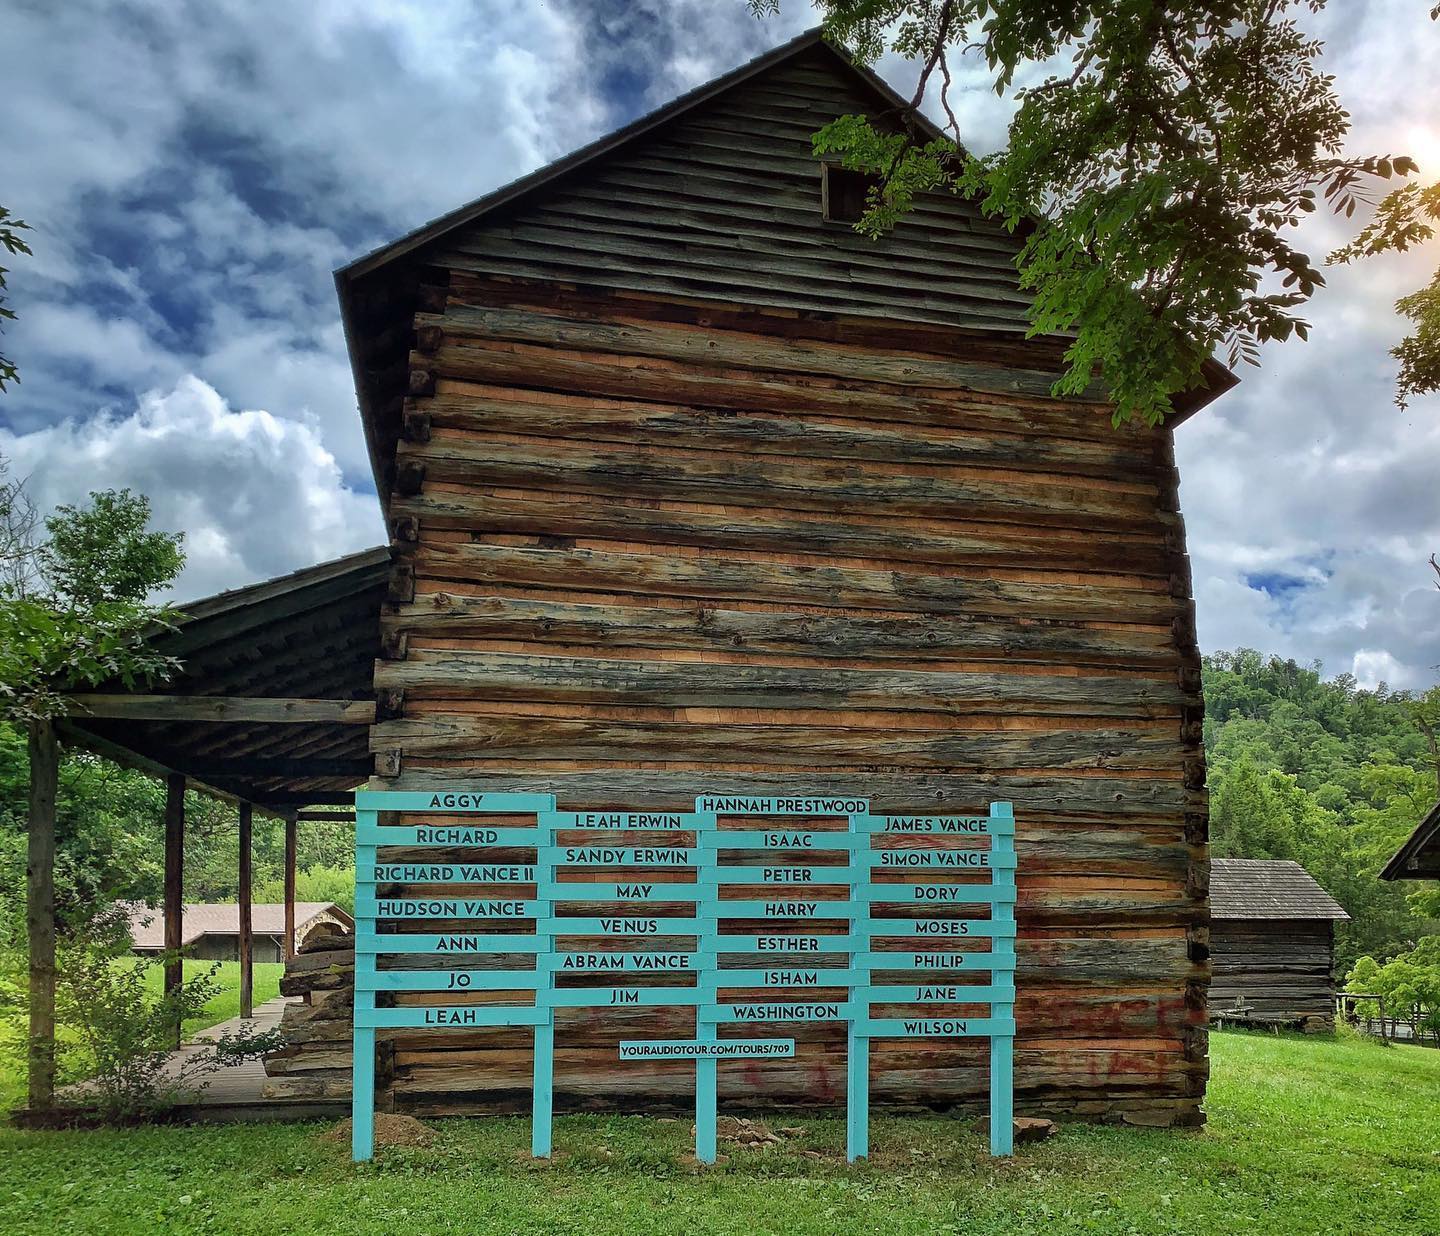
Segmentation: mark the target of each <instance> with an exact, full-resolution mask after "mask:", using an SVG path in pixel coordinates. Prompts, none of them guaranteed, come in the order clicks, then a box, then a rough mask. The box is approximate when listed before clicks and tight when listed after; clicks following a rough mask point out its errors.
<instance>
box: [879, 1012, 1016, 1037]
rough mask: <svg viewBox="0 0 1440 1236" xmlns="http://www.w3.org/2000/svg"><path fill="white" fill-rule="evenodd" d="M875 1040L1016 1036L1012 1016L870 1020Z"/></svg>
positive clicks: (884, 1018)
mask: <svg viewBox="0 0 1440 1236" xmlns="http://www.w3.org/2000/svg"><path fill="white" fill-rule="evenodd" d="M863 1024H864V1027H865V1033H866V1034H868V1035H870V1036H871V1037H872V1038H877V1039H880V1038H900V1039H904V1038H909V1039H976V1038H987V1037H990V1036H992V1035H1014V1033H1015V1022H1014V1020H1013V1019H1011V1018H1009V1017H995V1016H993V1015H992V1016H990V1017H871V1018H868V1019H867V1020H866V1021H865V1022H864V1023H863Z"/></svg>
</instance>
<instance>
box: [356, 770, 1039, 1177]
mask: <svg viewBox="0 0 1440 1236" xmlns="http://www.w3.org/2000/svg"><path fill="white" fill-rule="evenodd" d="M382 811H389V812H401V813H410V814H418V815H420V816H421V817H422V818H429V819H430V820H431V821H432V822H430V823H427V824H421V825H419V826H396V825H383V826H382V825H381V824H380V823H379V813H380V812H382ZM487 814H505V815H512V816H513V815H530V816H533V817H534V825H533V827H523V828H516V827H502V828H491V827H484V826H471V825H469V823H468V822H467V823H466V824H463V825H458V826H457V825H453V824H450V823H436V822H434V817H436V816H440V817H449V816H454V815H461V816H469V815H482V816H483V815H487ZM722 817H730V818H734V817H747V818H749V817H758V818H764V817H777V818H778V819H779V820H780V821H781V822H779V823H771V824H768V825H766V826H764V827H761V828H758V829H757V828H722V827H721V826H720V820H721V818H722ZM827 818H828V819H830V820H838V819H843V820H845V822H846V829H845V831H843V832H842V831H839V830H838V829H837V828H835V827H833V825H828V826H824V827H818V828H817V827H815V825H814V823H813V821H816V820H825V819H827ZM561 831H570V832H582V833H588V834H592V835H593V834H595V833H599V834H600V835H601V836H603V835H604V833H605V832H607V831H624V832H626V833H639V834H641V835H642V836H648V835H650V834H652V833H654V832H664V833H670V834H677V833H685V834H689V835H691V836H692V837H693V838H694V842H693V845H688V846H687V845H685V844H684V843H683V842H681V844H678V845H677V844H674V842H675V841H677V840H679V838H677V837H672V839H671V843H670V844H667V845H664V846H640V845H634V844H623V845H610V844H594V843H592V844H583V845H560V844H559V843H558V839H557V836H556V834H557V833H558V832H561ZM1014 833H1015V820H1014V813H1013V810H1012V808H1011V805H1010V804H1009V803H992V804H991V805H990V812H989V814H988V815H987V816H949V817H947V816H884V815H878V816H877V815H872V814H871V813H870V804H869V802H868V801H867V800H865V799H840V798H836V799H829V798H798V797H797V798H782V797H774V798H770V797H763V798H756V797H743V798H741V797H733V798H730V797H722V796H716V795H701V796H699V797H698V798H697V799H696V802H695V811H693V812H647V811H557V810H556V809H555V800H554V798H553V796H551V795H548V794H472V793H461V792H455V793H440V794H422V793H393V792H384V791H374V792H372V791H362V792H361V793H359V794H358V795H357V796H356V849H355V855H356V900H355V922H356V954H355V1030H354V1034H355V1073H354V1100H353V1110H354V1140H353V1146H352V1151H353V1155H354V1158H355V1159H356V1160H357V1161H358V1160H363V1159H368V1158H370V1157H371V1155H372V1153H373V1146H374V1094H375V1075H374V1066H375V1031H376V1030H377V1029H379V1028H391V1027H394V1028H411V1027H417V1028H418V1027H434V1026H455V1027H463V1028H474V1027H483V1026H532V1027H534V1038H535V1051H534V1082H533V1102H532V1122H531V1124H532V1133H531V1151H532V1154H533V1155H534V1156H535V1157H536V1158H546V1157H548V1156H549V1155H550V1153H551V1149H552V1138H551V1127H552V1117H553V1094H554V1054H555V1010H556V1009H557V1008H559V1009H564V1008H619V1009H627V1010H629V1009H646V1008H664V1007H670V1008H675V1007H679V1008H687V1007H688V1008H693V1009H694V1010H695V1027H696V1029H695V1038H694V1039H693V1040H677V1039H653V1040H649V1039H627V1040H623V1041H622V1042H621V1043H620V1059H621V1060H622V1061H623V1060H662V1059H669V1060H677V1059H693V1060H694V1062H695V1154H696V1158H697V1159H698V1160H699V1161H700V1162H702V1163H713V1162H714V1161H715V1158H716V1150H717V1147H716V1124H717V1118H718V1111H717V1107H718V1102H717V1098H718V1095H717V1088H718V1077H717V1067H718V1062H719V1061H720V1060H722V1059H737V1058H748V1059H778V1058H785V1057H792V1056H793V1055H794V1054H795V1044H794V1041H793V1040H791V1039H778V1038H765V1039H752V1038H746V1039H726V1038H721V1037H720V1034H719V1027H721V1026H724V1025H731V1024H744V1023H747V1022H748V1023H751V1024H755V1023H760V1024H763V1025H774V1024H778V1023H785V1022H835V1023H840V1022H843V1023H844V1024H845V1028H846V1053H847V1055H846V1083H847V1084H846V1155H847V1157H848V1158H849V1159H850V1160H852V1161H853V1160H855V1159H858V1158H863V1157H865V1156H866V1155H867V1154H868V1153H869V1107H870V1041H871V1040H872V1039H874V1038H921V1039H935V1038H955V1037H987V1038H989V1040H990V1148H991V1153H992V1154H995V1155H1008V1154H1010V1153H1011V1152H1012V1122H1013V1098H1014V1089H1013V1059H1014V1051H1013V1045H1014V1034H1015V1023H1014V1001H1015V988H1014V971H1015V915H1014V907H1015V847H1014ZM877 839H883V840H880V841H879V844H877ZM979 839H983V840H987V841H988V846H987V848H980V847H979V846H978V845H977V844H972V842H973V841H975V840H979ZM626 840H627V841H628V840H630V839H629V838H627V839H626ZM382 846H403V847H407V848H408V847H443V848H446V849H449V850H461V851H468V850H470V849H471V848H475V849H478V850H480V851H482V852H484V851H489V850H492V849H495V848H504V849H510V850H513V849H516V848H528V849H532V850H533V852H534V861H533V863H531V862H523V861H522V862H519V863H515V862H507V863H495V862H493V861H487V860H486V859H484V858H480V859H477V860H475V861H471V862H465V863H455V862H445V863H437V864H424V863H410V864H403V863H386V862H381V861H379V859H378V854H379V850H380V848H381V847H382ZM842 856H843V862H836V861H834V860H835V859H837V858H841V857H842ZM757 860H758V861H757ZM810 860H814V861H813V862H812V861H810ZM616 867H623V868H632V867H633V868H637V869H641V870H645V869H649V868H661V869H664V871H665V872H666V878H656V877H655V875H653V874H651V875H638V876H633V877H631V878H630V879H627V880H625V881H622V882H619V883H615V882H609V881H607V882H604V883H595V882H591V881H588V880H585V879H584V878H583V877H584V875H585V874H586V869H587V868H607V869H614V868H616ZM560 869H564V870H565V872H566V877H565V878H563V879H562V878H561V877H560V875H559V871H560ZM677 871H678V872H681V873H686V874H689V875H691V876H693V879H692V880H685V879H680V880H676V879H673V878H670V877H671V874H672V873H674V872H677ZM919 872H926V873H933V874H934V875H935V876H938V877H939V878H938V879H926V880H920V881H916V880H913V879H908V880H905V881H903V882H902V881H899V880H896V879H894V878H891V877H894V876H913V875H915V874H916V873H919ZM877 873H880V874H879V878H878V879H877V878H876V874H877ZM977 877H984V878H983V879H978V878H977ZM449 884H458V885H479V886H496V887H498V886H504V885H508V884H517V885H521V886H532V887H533V888H534V890H535V893H534V897H533V899H522V898H518V897H515V898H512V897H508V896H506V897H491V898H481V897H473V896H469V897H454V896H446V895H441V896H435V897H432V896H428V895H426V896H423V897H419V896H411V897H406V896H386V897H380V896H378V895H377V889H378V888H379V887H381V886H383V887H385V888H387V889H390V888H392V887H394V886H405V885H424V886H444V885H449ZM737 886H750V887H751V888H752V889H753V888H756V887H758V888H760V889H762V890H764V891H763V893H762V894H761V897H760V899H755V898H754V894H753V892H751V893H747V892H744V891H742V892H740V893H739V894H738V895H735V896H729V895H727V894H728V893H729V892H730V891H731V890H732V889H735V888H736V887H737ZM577 903H578V904H579V905H580V906H581V907H584V909H582V911H581V912H580V913H579V914H576V913H572V912H568V911H570V910H573V907H574V905H575V904H577ZM607 903H609V904H610V905H612V906H621V907H624V908H623V909H610V910H607V911H605V912H604V913H602V914H601V915H600V916H599V917H590V916H589V913H587V911H588V910H589V907H591V906H594V905H600V906H604V905H606V904H607ZM637 905H638V906H640V907H642V909H641V911H640V912H639V915H638V916H637V912H636V911H635V910H633V909H632V908H631V907H634V906H637ZM652 905H653V907H654V910H653V911H651V909H650V907H651V906H652ZM677 906H679V907H680V910H679V916H678V917H677V914H676V910H675V907H677ZM977 906H978V907H988V915H987V917H984V918H979V917H967V918H959V917H956V916H955V915H954V914H953V913H949V914H942V915H939V916H931V915H928V914H925V913H923V911H925V910H928V909H930V908H931V907H934V908H942V909H946V910H955V909H958V910H959V911H960V912H961V913H965V914H967V915H968V914H972V913H973V912H974V908H975V907H977ZM662 907H664V912H663V913H661V912H659V911H661V909H662ZM916 910H920V911H922V913H921V914H919V915H917V914H916V913H915V911H916ZM427 918H430V919H436V920H444V921H451V922H454V921H462V922H463V921H467V920H469V921H472V922H476V923H479V924H481V925H484V924H491V925H492V926H493V927H494V928H497V929H496V930H492V931H490V932H481V933H469V932H465V933H461V934H453V933H452V934H439V935H422V934H411V933H408V932H381V931H380V930H379V929H378V925H379V924H380V923H382V922H387V921H414V920H423V919H427ZM737 921H738V922H748V923H756V922H759V923H760V924H762V926H761V927H760V928H759V929H758V933H757V928H755V927H754V926H751V927H747V928H744V929H743V931H744V933H745V934H738V933H736V932H735V929H734V928H726V927H724V926H722V924H725V923H730V922H737ZM526 922H533V923H534V928H533V933H532V932H523V931H519V930H516V928H517V927H518V926H520V925H521V924H522V923H526ZM594 937H605V938H606V939H607V942H609V944H610V945H611V947H610V948H608V949H607V950H606V951H600V952H594V951H589V950H587V948H586V946H585V944H584V942H585V941H586V940H588V939H591V938H594ZM627 938H633V939H638V940H640V941H641V944H640V945H629V946H625V948H626V951H616V950H615V949H614V948H613V944H614V942H615V941H617V940H625V939H627ZM562 940H563V941H565V942H566V945H567V947H565V948H561V947H559V945H560V942H561V941H562ZM678 940H687V941H689V942H690V943H689V944H688V945H686V946H679V945H677V944H676V943H675V942H676V941H678ZM577 941H578V942H579V946H578V947H577V946H576V943H577ZM975 941H988V946H987V947H988V951H985V952H980V951H976V950H975V949H973V948H970V949H964V950H961V951H956V950H955V949H954V948H953V945H955V944H957V943H965V942H975ZM631 949H634V950H635V951H630V950H631ZM387 954H388V955H394V954H399V955H406V954H412V955H413V954H428V955H444V956H450V957H459V958H463V957H469V956H486V955H489V956H494V955H497V954H509V955H512V956H519V957H521V958H524V957H525V956H527V955H529V956H533V958H534V962H533V965H532V966H530V967H524V968H520V969H503V970H502V969H476V970H463V969H438V970H437V969H429V970H389V969H384V970H382V969H380V968H379V967H378V965H377V958H378V957H379V956H380V955H387ZM502 964H506V963H502ZM509 964H512V965H513V962H512V963H509ZM877 972H878V973H880V974H888V975H890V976H892V980H893V976H894V975H896V974H899V975H902V976H904V977H905V978H906V979H907V980H909V979H911V978H913V979H914V980H915V981H914V982H913V983H911V982H909V981H907V982H905V983H903V984H896V983H895V982H893V981H890V982H882V983H880V984H876V983H875V982H874V981H873V979H872V976H873V975H874V974H875V973H877ZM972 972H982V973H986V974H988V976H989V981H988V982H985V983H970V982H962V981H957V979H956V977H955V975H956V974H957V973H959V974H961V975H962V977H963V978H966V979H968V978H969V977H970V975H971V973H972ZM636 974H644V975H646V976H647V977H648V976H657V975H658V976H661V977H662V978H664V979H665V983H666V985H664V986H652V985H635V984H634V982H633V980H629V976H631V975H636ZM573 975H616V976H617V978H616V981H615V983H613V984H612V985H609V986H600V987H597V986H578V987H577V986H573V985H568V984H567V983H564V982H560V981H557V980H567V979H569V978H570V976H573ZM672 976H673V977H672ZM676 978H679V979H683V980H690V981H688V982H685V983H684V984H683V985H675V982H674V980H675V979H676ZM627 980H629V981H627ZM757 988H758V989H761V990H762V991H763V990H766V989H772V988H773V989H775V991H776V993H777V995H778V994H779V993H782V992H786V991H789V992H796V991H799V992H801V993H802V994H803V998H800V999H797V998H796V997H795V996H793V995H790V996H785V997H783V998H780V999H777V1000H774V1001H770V1000H764V1001H761V1002H758V1003H757V1002H756V1001H755V999H754V998H753V997H751V998H748V999H745V1000H739V1001H737V1000H735V999H734V998H733V997H730V996H728V995H725V994H723V993H727V992H732V991H735V990H737V989H738V990H754V989H757ZM384 992H430V993H433V994H437V995H444V994H445V993H446V992H463V993H489V992H495V993H506V994H507V996H508V997H518V998H520V999H522V1000H523V999H525V997H526V995H527V994H528V995H529V1000H528V1002H526V1003H518V1004H504V1005H496V1004H490V1003H485V1004H474V1003H460V1004H455V1005H450V1006H435V1005H422V1006H418V1007H401V1008H380V1007H377V1002H376V996H377V994H379V993H384ZM822 992H832V993H833V992H841V993H843V994H842V995H840V996H838V997H835V996H824V997H822V995H821V993H822ZM872 1005H882V1006H889V1005H900V1006H908V1007H910V1008H918V1009H920V1010H921V1011H920V1013H918V1014H913V1015H907V1016H902V1017H877V1016H875V1015H873V1013H872V1007H871V1006H872ZM927 1005H942V1006H943V1005H948V1006H958V1007H971V1008H973V1007H976V1006H988V1009H989V1015H988V1016H982V1017H976V1016H970V1015H964V1016H950V1015H946V1016H941V1017H928V1016H925V1015H924V1013H925V1011H926V1010H925V1006H927Z"/></svg>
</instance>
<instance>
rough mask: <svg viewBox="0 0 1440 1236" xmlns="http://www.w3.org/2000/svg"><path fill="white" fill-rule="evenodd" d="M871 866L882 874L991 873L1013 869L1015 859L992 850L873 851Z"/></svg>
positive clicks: (870, 857)
mask: <svg viewBox="0 0 1440 1236" xmlns="http://www.w3.org/2000/svg"><path fill="white" fill-rule="evenodd" d="M868 857H869V861H870V866H871V867H873V868H875V869H877V870H879V871H934V870H941V871H980V872H984V871H992V870H1000V869H1002V868H1009V869H1011V870H1013V869H1014V866H1015V861H1014V860H1015V856H1014V855H1013V854H1010V855H1008V856H1003V855H1000V854H997V853H996V852H995V851H993V850H872V851H870V854H869V856H868Z"/></svg>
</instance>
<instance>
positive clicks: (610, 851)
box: [536, 845, 708, 871]
mask: <svg viewBox="0 0 1440 1236" xmlns="http://www.w3.org/2000/svg"><path fill="white" fill-rule="evenodd" d="M705 857H706V858H708V856H705ZM536 858H537V859H538V860H540V861H542V862H547V863H553V864H555V865H556V866H557V867H678V868H680V869H681V870H682V871H685V870H689V869H690V868H691V867H695V866H698V865H699V864H700V863H701V861H702V851H700V850H696V849H693V848H691V847H688V846H653V845H651V846H624V845H618V846H617V845H557V846H545V847H544V848H542V849H541V850H540V851H539V852H538V853H537V855H536Z"/></svg>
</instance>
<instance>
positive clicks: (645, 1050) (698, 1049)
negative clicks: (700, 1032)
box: [620, 1039, 795, 1163]
mask: <svg viewBox="0 0 1440 1236" xmlns="http://www.w3.org/2000/svg"><path fill="white" fill-rule="evenodd" d="M794 1054H795V1040H794V1039H740V1040H735V1039H725V1040H718V1041H711V1040H702V1039H621V1040H620V1059H621V1060H701V1059H713V1060H757V1059H758V1060H777V1059H781V1058H783V1057H786V1056H793V1055H794ZM696 1157H697V1158H699V1156H698V1155H697V1156H696ZM701 1161H702V1162H708V1163H713V1162H714V1161H715V1160H714V1157H713V1156H712V1157H711V1158H710V1159H704V1160H701Z"/></svg>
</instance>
